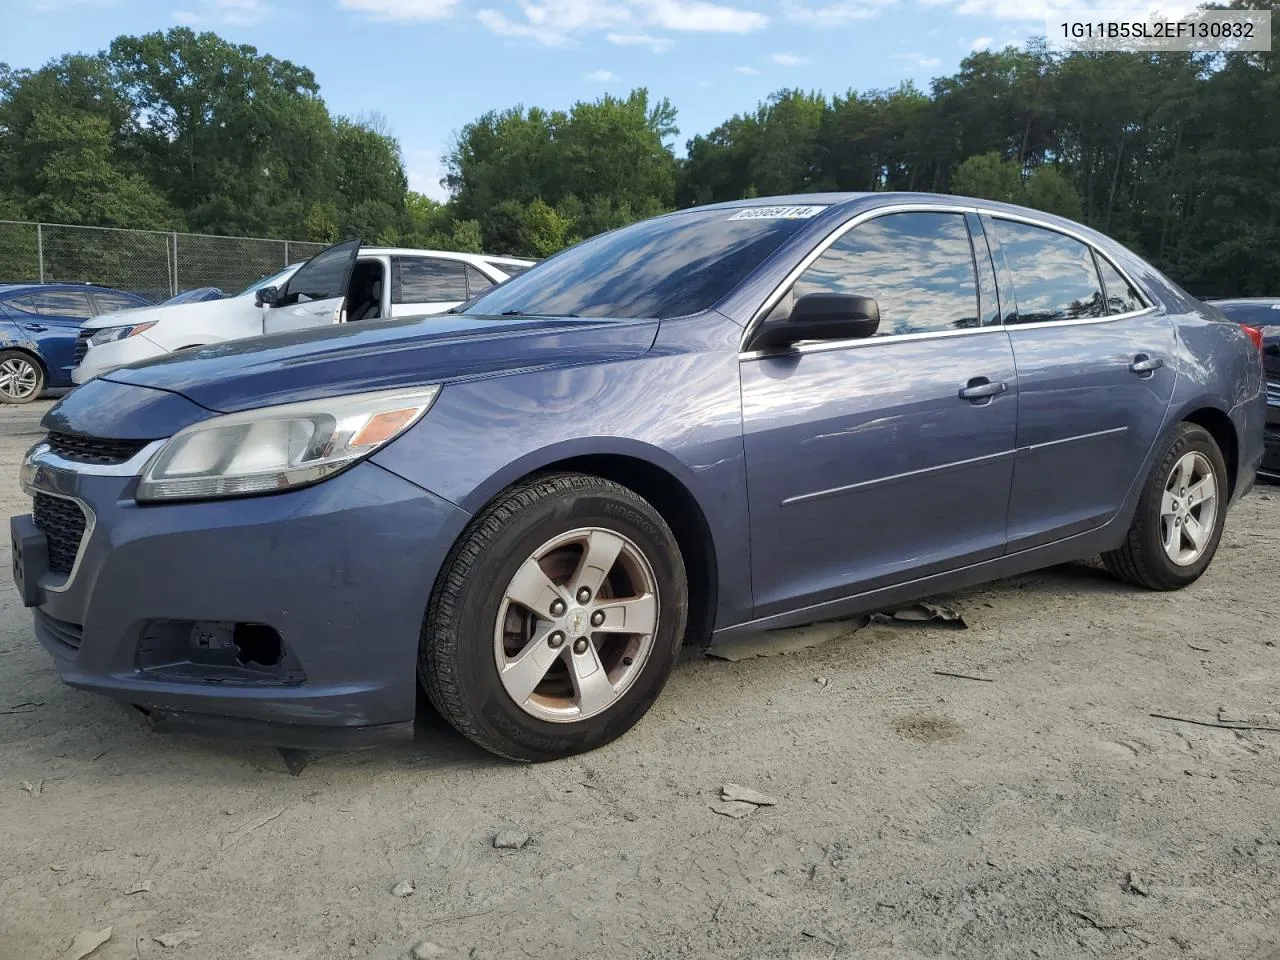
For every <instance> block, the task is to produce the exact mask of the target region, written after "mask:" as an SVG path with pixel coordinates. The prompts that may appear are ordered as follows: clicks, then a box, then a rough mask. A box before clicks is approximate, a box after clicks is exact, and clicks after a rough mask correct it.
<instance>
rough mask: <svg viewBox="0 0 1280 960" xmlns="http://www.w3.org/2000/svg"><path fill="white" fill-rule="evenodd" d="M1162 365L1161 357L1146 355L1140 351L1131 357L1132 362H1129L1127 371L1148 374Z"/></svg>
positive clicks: (1141, 374) (1140, 374)
mask: <svg viewBox="0 0 1280 960" xmlns="http://www.w3.org/2000/svg"><path fill="white" fill-rule="evenodd" d="M1163 366H1164V359H1163V358H1161V357H1148V356H1147V355H1146V354H1145V353H1140V354H1138V355H1137V356H1136V357H1134V358H1133V363H1131V364H1129V372H1130V373H1136V374H1138V375H1139V376H1150V375H1151V374H1153V373H1155V372H1156V371H1157V370H1159V369H1160V368H1161V367H1163Z"/></svg>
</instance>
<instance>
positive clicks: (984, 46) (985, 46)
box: [969, 37, 996, 50]
mask: <svg viewBox="0 0 1280 960" xmlns="http://www.w3.org/2000/svg"><path fill="white" fill-rule="evenodd" d="M995 42H996V39H995V37H978V39H977V40H974V41H973V43H971V44H969V49H970V50H990V49H991V45H992V44H993V43H995Z"/></svg>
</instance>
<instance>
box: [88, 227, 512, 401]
mask: <svg viewBox="0 0 1280 960" xmlns="http://www.w3.org/2000/svg"><path fill="white" fill-rule="evenodd" d="M534 263H536V261H533V260H520V259H516V258H513V257H490V256H484V255H481V254H473V253H453V252H449V251H442V250H410V249H400V248H391V247H364V246H361V244H360V241H358V240H347V241H344V242H342V243H338V244H334V245H333V246H332V247H328V248H326V249H324V250H321V251H320V252H319V253H317V254H316V255H315V256H314V257H312V258H311V259H310V260H306V261H304V262H302V263H296V264H293V265H291V266H288V267H286V268H285V269H283V270H281V271H280V272H279V273H277V274H275V275H274V276H270V277H266V278H264V279H262V280H259V281H258V282H257V283H255V284H253V285H252V286H250V287H248V288H247V289H245V290H242V291H241V292H240V293H238V294H236V295H235V296H233V297H226V298H224V299H222V300H208V301H205V302H203V303H181V304H172V305H165V304H161V305H159V306H155V307H140V308H137V309H134V310H129V311H127V312H122V313H107V314H102V315H101V316H98V317H95V318H93V319H92V320H87V321H85V323H84V325H83V326H82V327H81V331H80V336H79V338H78V339H77V341H76V357H75V363H76V367H75V369H74V370H73V371H72V372H71V379H72V380H73V381H74V382H75V383H77V384H80V383H85V382H87V381H89V380H92V379H93V378H94V377H99V376H102V375H103V374H105V373H109V372H111V371H112V370H115V369H117V368H119V367H123V366H127V365H128V364H131V363H137V362H139V361H141V360H149V359H151V358H152V357H159V356H163V355H164V354H166V353H172V352H174V351H175V350H186V349H189V348H191V347H202V346H207V345H208V344H211V343H221V342H223V341H226V340H242V339H244V338H245V337H259V336H262V335H263V334H269V333H280V332H282V331H285V330H302V329H306V328H308V327H319V326H324V325H326V324H331V323H355V322H361V321H370V320H378V319H383V318H390V317H405V316H422V315H424V314H432V313H443V312H444V311H446V310H449V309H452V308H453V307H456V306H458V305H459V304H461V303H464V302H466V301H467V300H470V299H471V298H472V297H474V296H476V295H477V294H479V293H480V292H482V291H484V290H487V289H488V288H489V287H492V286H493V285H494V284H498V283H502V282H503V281H504V280H506V279H508V278H509V277H512V276H515V275H516V274H517V273H521V272H523V271H525V270H527V269H529V268H530V267H531V266H533V265H534Z"/></svg>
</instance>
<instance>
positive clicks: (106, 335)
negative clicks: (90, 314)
mask: <svg viewBox="0 0 1280 960" xmlns="http://www.w3.org/2000/svg"><path fill="white" fill-rule="evenodd" d="M159 322H160V321H158V320H152V321H151V322H150V323H134V324H130V325H126V326H123V327H103V328H102V329H101V330H95V331H93V333H91V334H90V335H89V343H91V344H92V345H93V346H95V347H100V346H102V345H103V344H104V343H113V342H115V341H116V340H123V339H124V338H125V337H133V336H137V335H138V334H140V333H142V331H143V330H150V329H151V328H152V327H154V326H155V325H156V324H157V323H159Z"/></svg>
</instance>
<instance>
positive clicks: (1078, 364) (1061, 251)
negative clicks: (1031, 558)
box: [983, 217, 1177, 552]
mask: <svg viewBox="0 0 1280 960" xmlns="http://www.w3.org/2000/svg"><path fill="white" fill-rule="evenodd" d="M983 223H984V227H985V228H986V231H987V235H988V237H990V238H991V241H992V249H993V254H994V257H995V260H996V263H997V270H998V272H999V274H1000V275H1001V279H1002V281H1003V282H1002V291H1001V292H1002V297H1004V299H1007V300H1012V301H1013V302H1014V303H1013V312H1014V314H1015V315H1014V316H1012V317H1009V316H1006V323H1007V324H1008V326H1007V329H1008V330H1009V337H1010V339H1011V340H1012V342H1013V355H1014V359H1015V360H1016V361H1017V364H1018V456H1017V460H1016V462H1015V466H1014V475H1013V493H1012V495H1011V497H1010V499H1009V548H1008V549H1009V550H1010V551H1011V552H1012V551H1015V550H1022V549H1027V548H1029V547H1034V546H1037V545H1039V544H1043V543H1048V542H1051V541H1053V540H1059V539H1062V538H1064V537H1068V536H1072V535H1073V534H1077V533H1083V532H1085V531H1088V530H1091V529H1093V528H1095V527H1098V526H1101V525H1102V524H1104V523H1106V522H1107V521H1108V520H1110V519H1111V518H1112V517H1114V516H1115V515H1116V513H1117V511H1119V509H1120V507H1121V505H1122V504H1123V503H1124V501H1125V497H1126V495H1127V494H1128V492H1129V490H1130V488H1131V487H1132V485H1133V484H1134V483H1135V482H1137V481H1138V480H1139V479H1140V474H1141V472H1142V465H1143V463H1144V462H1145V461H1146V458H1147V455H1148V454H1149V453H1150V452H1151V447H1152V445H1153V444H1154V443H1155V442H1156V439H1157V437H1158V436H1159V433H1160V427H1161V425H1162V424H1163V423H1164V417H1165V412H1166V411H1167V409H1168V407H1169V401H1170V399H1171V398H1172V396H1173V386H1174V380H1175V378H1176V369H1175V368H1176V365H1175V363H1174V359H1175V357H1176V351H1177V339H1176V335H1175V333H1174V327H1173V323H1172V322H1171V321H1170V320H1169V318H1168V317H1167V316H1166V315H1165V314H1164V312H1163V311H1162V310H1159V309H1156V308H1155V307H1154V306H1152V305H1151V304H1149V303H1148V302H1147V301H1146V300H1145V299H1144V298H1143V296H1142V294H1141V293H1139V292H1138V290H1136V289H1135V288H1134V287H1133V285H1132V284H1131V283H1130V282H1129V281H1128V280H1127V279H1126V278H1125V277H1124V276H1123V275H1122V274H1121V273H1120V271H1119V270H1117V269H1116V267H1115V265H1114V264H1112V263H1111V262H1110V261H1109V260H1108V259H1107V258H1106V257H1105V256H1104V255H1102V254H1101V253H1099V252H1095V251H1094V250H1093V249H1092V248H1091V247H1090V246H1088V245H1086V244H1084V243H1082V242H1081V241H1079V240H1077V239H1075V238H1074V237H1069V236H1067V235H1066V234H1063V233H1059V232H1058V231H1056V230H1053V229H1051V228H1049V227H1048V226H1047V225H1044V226H1041V225H1035V224H1030V223H1024V222H1021V221H1016V220H1010V219H1002V218H999V217H984V218H983Z"/></svg>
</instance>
